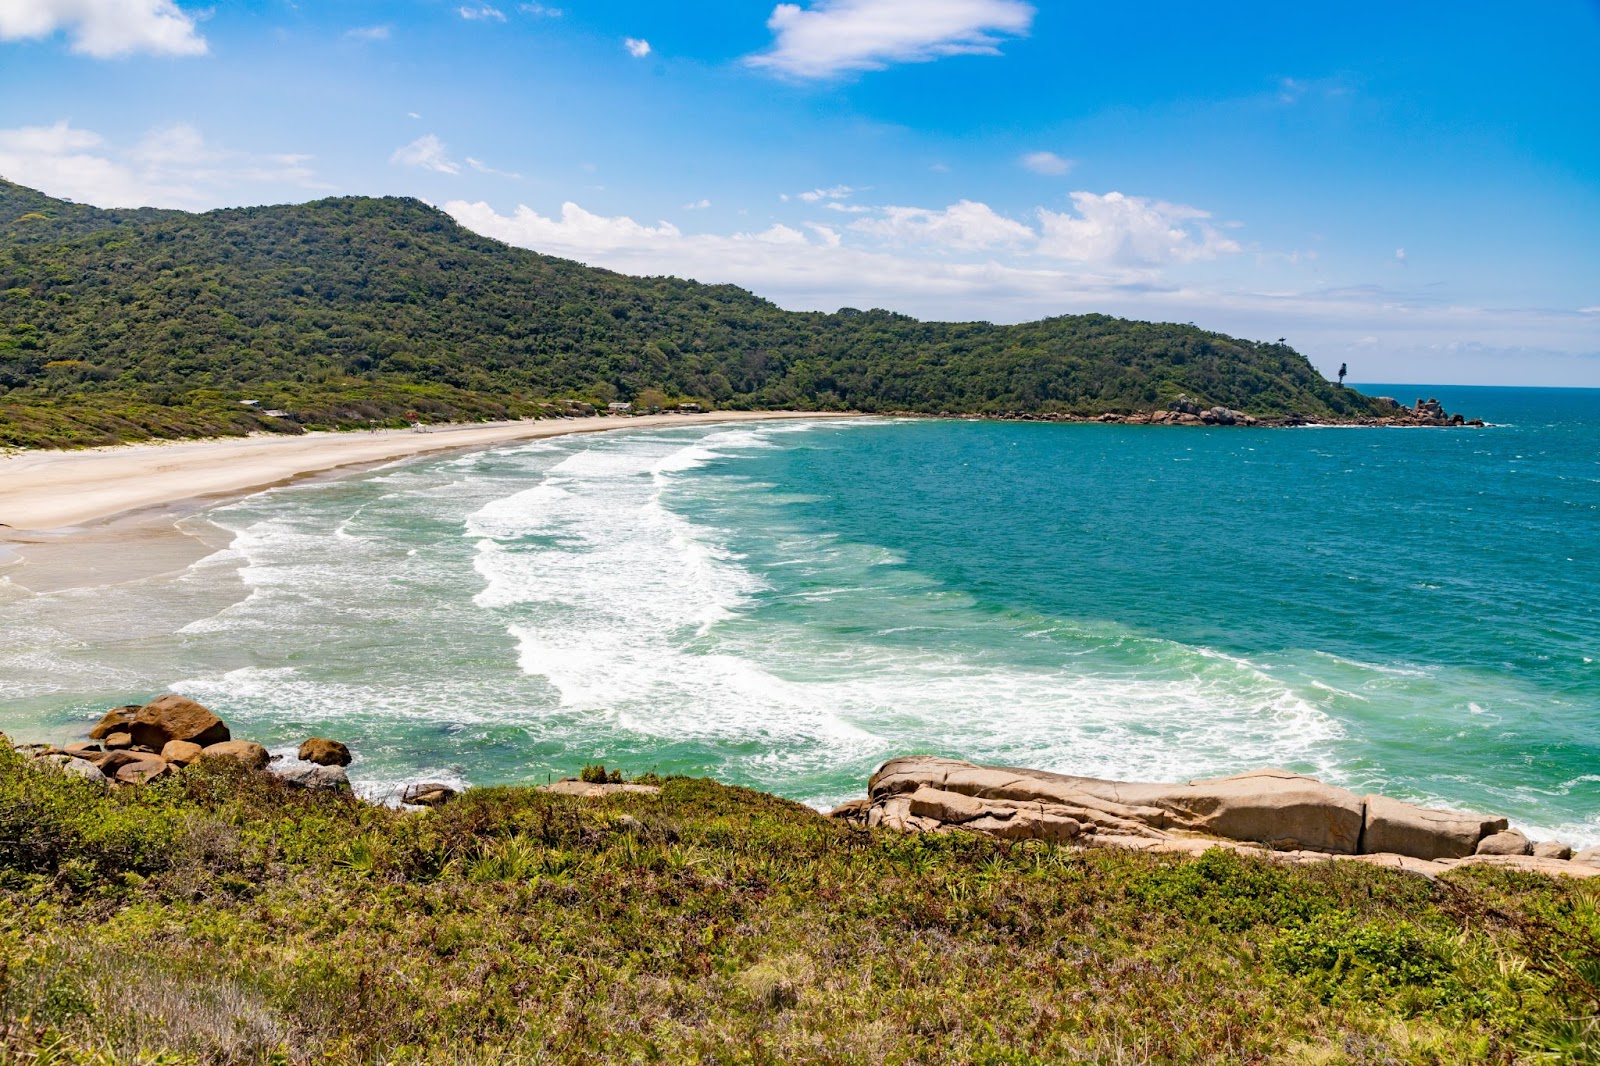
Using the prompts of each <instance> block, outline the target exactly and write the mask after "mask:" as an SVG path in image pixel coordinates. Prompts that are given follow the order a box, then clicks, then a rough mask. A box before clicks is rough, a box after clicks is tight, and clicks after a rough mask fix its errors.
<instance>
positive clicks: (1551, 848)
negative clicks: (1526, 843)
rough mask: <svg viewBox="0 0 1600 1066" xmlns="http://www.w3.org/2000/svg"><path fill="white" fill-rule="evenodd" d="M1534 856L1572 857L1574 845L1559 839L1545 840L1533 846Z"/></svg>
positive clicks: (1549, 857)
mask: <svg viewBox="0 0 1600 1066" xmlns="http://www.w3.org/2000/svg"><path fill="white" fill-rule="evenodd" d="M1533 857H1534V858H1536V859H1570V858H1572V845H1571V844H1566V843H1563V842H1561V841H1559V840H1545V841H1541V842H1540V843H1538V844H1535V845H1534V846H1533Z"/></svg>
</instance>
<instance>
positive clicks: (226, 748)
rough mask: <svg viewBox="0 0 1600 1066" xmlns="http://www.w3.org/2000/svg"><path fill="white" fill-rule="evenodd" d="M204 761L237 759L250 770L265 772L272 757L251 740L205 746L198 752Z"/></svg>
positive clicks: (229, 741)
mask: <svg viewBox="0 0 1600 1066" xmlns="http://www.w3.org/2000/svg"><path fill="white" fill-rule="evenodd" d="M200 756H201V758H205V759H237V760H238V761H239V762H242V763H244V764H245V765H246V766H248V767H250V768H251V769H252V770H265V769H266V768H267V763H269V762H271V761H272V756H271V755H269V754H268V753H267V749H266V748H264V747H262V746H261V745H260V744H257V743H256V742H255V741H253V740H224V741H222V742H221V743H220V744H207V745H206V746H205V748H204V750H202V751H201V752H200Z"/></svg>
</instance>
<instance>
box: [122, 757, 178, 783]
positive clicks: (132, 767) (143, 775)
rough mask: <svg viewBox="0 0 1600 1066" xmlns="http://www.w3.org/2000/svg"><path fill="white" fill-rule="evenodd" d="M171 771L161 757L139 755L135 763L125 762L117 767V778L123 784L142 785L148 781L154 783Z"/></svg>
mask: <svg viewBox="0 0 1600 1066" xmlns="http://www.w3.org/2000/svg"><path fill="white" fill-rule="evenodd" d="M169 770H171V767H170V766H168V765H167V761H166V760H165V759H163V758H162V757H161V756H159V755H139V756H137V757H136V758H135V759H134V761H133V762H125V763H122V764H121V765H119V766H118V767H117V773H116V778H117V780H118V781H121V782H122V783H123V784H127V785H140V784H144V783H145V782H147V781H154V780H155V779H156V778H158V777H160V776H161V775H162V774H165V773H167V772H168V771H169Z"/></svg>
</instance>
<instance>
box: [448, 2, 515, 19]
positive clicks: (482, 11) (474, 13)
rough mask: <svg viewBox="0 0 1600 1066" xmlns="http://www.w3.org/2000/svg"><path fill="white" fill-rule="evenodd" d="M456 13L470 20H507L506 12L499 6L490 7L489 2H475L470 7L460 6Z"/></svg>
mask: <svg viewBox="0 0 1600 1066" xmlns="http://www.w3.org/2000/svg"><path fill="white" fill-rule="evenodd" d="M456 14H458V15H460V16H461V17H462V18H464V19H466V20H467V21H468V22H504V21H505V20H506V13H505V12H504V11H501V10H500V9H499V8H497V7H490V6H489V5H488V4H473V5H471V6H470V7H467V6H463V7H458V8H456Z"/></svg>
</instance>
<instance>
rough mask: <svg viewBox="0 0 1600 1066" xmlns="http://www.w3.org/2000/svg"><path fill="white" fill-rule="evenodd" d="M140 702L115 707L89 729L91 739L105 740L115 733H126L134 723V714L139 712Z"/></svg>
mask: <svg viewBox="0 0 1600 1066" xmlns="http://www.w3.org/2000/svg"><path fill="white" fill-rule="evenodd" d="M140 706H141V705H140V704H137V703H131V704H129V705H127V706H126V707H113V708H112V709H111V710H109V711H107V712H106V713H105V715H104V716H103V717H102V718H101V719H100V720H99V721H98V722H96V723H95V724H94V725H93V726H91V727H90V729H89V739H90V740H104V739H106V738H107V737H109V736H110V735H111V734H113V733H126V732H127V731H128V728H129V727H130V726H132V725H133V719H134V716H135V715H137V714H138V713H139V708H140Z"/></svg>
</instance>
